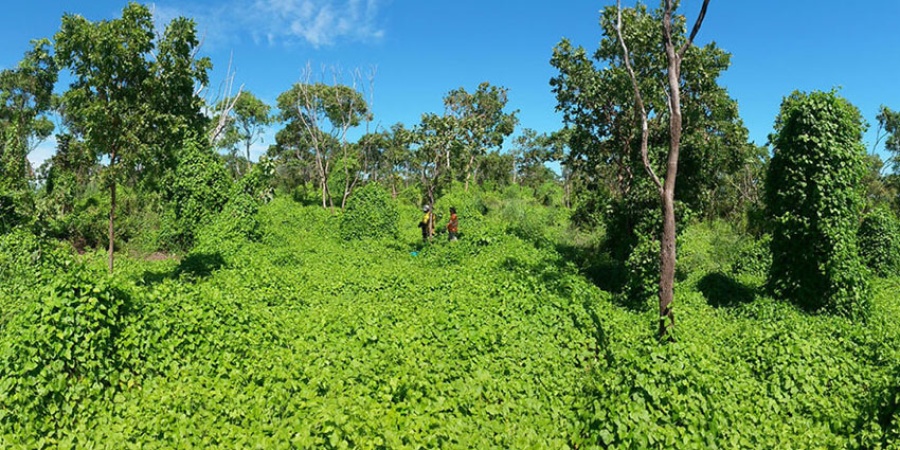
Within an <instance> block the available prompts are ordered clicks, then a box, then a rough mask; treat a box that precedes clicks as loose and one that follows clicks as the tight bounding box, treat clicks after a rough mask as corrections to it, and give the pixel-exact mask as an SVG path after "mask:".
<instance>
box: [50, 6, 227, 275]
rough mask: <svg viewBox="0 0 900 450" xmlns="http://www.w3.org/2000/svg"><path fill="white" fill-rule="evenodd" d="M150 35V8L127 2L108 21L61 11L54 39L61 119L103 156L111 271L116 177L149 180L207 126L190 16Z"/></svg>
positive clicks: (203, 67) (201, 66) (203, 63)
mask: <svg viewBox="0 0 900 450" xmlns="http://www.w3.org/2000/svg"><path fill="white" fill-rule="evenodd" d="M154 36H155V32H154V25H153V16H152V14H151V13H150V10H149V9H148V8H147V7H146V6H143V5H139V4H136V3H129V4H128V5H127V6H126V7H125V8H124V9H123V11H122V17H121V18H117V19H112V20H103V21H99V22H90V21H88V20H87V19H85V18H84V17H82V16H79V15H74V14H67V15H65V16H63V18H62V25H61V27H60V30H59V31H58V32H57V33H56V35H55V39H54V40H55V42H56V44H55V45H56V47H55V50H56V55H55V56H56V60H57V63H58V64H59V66H60V67H61V68H66V69H68V70H69V72H70V74H71V78H72V83H71V85H70V87H69V89H68V90H67V91H66V92H65V93H64V94H63V96H62V111H63V118H64V120H65V122H66V123H67V124H68V125H69V126H70V128H71V130H72V131H73V132H74V133H75V134H76V135H78V136H79V137H80V138H81V139H83V140H84V141H85V142H86V144H87V145H88V147H89V148H90V149H91V150H92V151H93V152H94V155H95V158H97V159H98V160H100V161H104V162H105V163H106V166H105V168H104V170H103V172H102V177H103V184H104V186H105V188H107V189H108V190H109V195H110V211H109V261H108V266H109V270H110V272H112V270H113V250H114V246H115V229H114V222H115V215H116V186H117V184H119V183H122V182H130V183H137V182H139V181H140V182H143V181H146V180H151V179H155V177H154V175H158V174H161V173H162V172H164V171H165V170H166V169H169V168H171V167H172V165H173V163H174V160H175V152H176V151H177V150H178V149H179V148H180V147H181V146H182V144H183V143H184V141H185V140H186V139H187V138H188V137H190V136H195V135H202V134H203V132H204V130H205V128H206V122H205V121H206V119H205V118H204V117H203V115H202V114H201V110H200V108H201V105H202V100H201V99H200V98H199V97H198V96H197V95H196V88H197V86H198V85H201V84H205V83H206V82H207V81H208V78H207V71H208V70H209V68H210V67H211V63H210V62H209V60H208V59H207V58H199V59H198V58H196V52H197V49H198V45H199V40H198V39H197V34H196V30H195V25H194V22H193V21H191V20H189V19H185V18H176V19H174V20H172V21H171V22H170V23H169V24H168V26H167V27H166V29H165V32H164V33H163V34H162V36H160V37H159V39H158V40H155V38H154Z"/></svg>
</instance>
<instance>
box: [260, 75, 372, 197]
mask: <svg viewBox="0 0 900 450" xmlns="http://www.w3.org/2000/svg"><path fill="white" fill-rule="evenodd" d="M311 75H312V74H311V71H310V70H309V68H308V67H307V70H306V71H305V74H304V80H303V81H301V82H298V83H296V84H294V85H293V86H292V87H291V88H290V89H289V90H287V91H285V92H283V93H281V94H280V95H279V96H278V108H279V110H280V115H279V118H280V120H281V121H282V122H284V130H285V131H284V132H282V133H279V134H278V135H276V143H277V145H279V146H281V147H282V148H284V147H288V146H296V145H297V144H302V145H303V146H306V147H307V148H308V149H310V150H311V152H312V154H313V161H314V166H315V169H316V172H317V176H318V178H319V187H320V188H321V192H322V207H323V208H328V207H329V206H330V207H331V208H334V200H333V199H332V198H331V193H330V190H329V187H328V180H329V178H330V176H331V170H332V169H333V167H334V164H335V162H336V160H337V159H338V158H340V159H341V160H343V161H344V163H349V162H350V161H351V158H350V155H349V147H348V145H347V132H348V131H349V130H350V129H351V128H355V127H357V126H359V125H360V124H361V123H362V122H363V121H364V120H366V119H367V118H368V117H369V116H370V112H369V106H368V104H367V103H366V101H365V99H364V98H363V94H362V93H361V92H360V91H359V90H358V89H356V87H355V86H347V85H344V84H340V83H337V82H336V81H335V82H334V83H333V84H326V83H322V82H312V80H311ZM354 84H355V83H354ZM348 188H349V186H347V185H345V190H344V195H343V200H344V201H346V198H347V196H348V195H349V194H348Z"/></svg>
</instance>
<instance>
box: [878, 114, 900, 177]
mask: <svg viewBox="0 0 900 450" xmlns="http://www.w3.org/2000/svg"><path fill="white" fill-rule="evenodd" d="M876 120H878V128H879V135H880V134H881V131H883V132H884V133H885V136H884V137H885V141H884V148H885V149H886V150H887V151H889V152H891V154H892V157H891V159H890V162H891V164H892V165H893V167H894V171H895V172H897V171H900V111H893V110H891V109H890V108H888V107H887V106H884V105H882V106H881V110H880V111H879V112H878V115H877V116H876ZM881 138H882V136H879V137H878V139H879V140H880V139H881Z"/></svg>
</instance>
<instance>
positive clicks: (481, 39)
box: [0, 0, 900, 164]
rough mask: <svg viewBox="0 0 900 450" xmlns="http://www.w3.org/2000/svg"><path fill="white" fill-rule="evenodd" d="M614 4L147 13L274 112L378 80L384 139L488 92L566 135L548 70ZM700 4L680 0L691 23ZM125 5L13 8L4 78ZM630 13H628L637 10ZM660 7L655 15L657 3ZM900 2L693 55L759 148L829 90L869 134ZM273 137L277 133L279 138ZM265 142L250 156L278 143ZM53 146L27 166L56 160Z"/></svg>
mask: <svg viewBox="0 0 900 450" xmlns="http://www.w3.org/2000/svg"><path fill="white" fill-rule="evenodd" d="M612 3H614V2H613V1H610V0H604V1H586V0H565V1H562V2H550V1H546V0H541V1H537V0H520V1H509V0H496V1H491V0H453V1H435V0H431V1H428V0H425V1H423V0H415V1H414V0H219V1H209V0H183V1H174V0H159V1H157V2H155V3H148V4H149V5H151V7H152V8H153V9H154V11H155V14H156V16H157V18H158V21H159V22H160V23H165V22H167V21H168V20H169V19H171V18H172V17H175V16H178V15H185V16H189V17H193V18H194V19H195V20H197V22H198V26H199V29H200V30H201V32H202V33H203V34H204V36H205V38H204V44H203V47H202V51H201V53H202V54H204V55H206V56H209V57H211V58H212V60H213V63H214V65H215V69H214V70H213V72H212V73H211V80H212V82H211V86H210V87H211V91H213V93H214V91H215V90H216V89H217V88H218V87H219V85H220V83H221V82H222V81H223V80H224V78H225V74H226V69H227V67H228V64H229V60H231V61H232V65H233V68H234V70H235V74H236V75H235V76H236V79H235V83H236V84H237V85H240V84H243V85H244V86H245V88H246V89H249V90H251V91H253V92H254V93H255V94H257V95H258V96H259V97H260V98H262V99H263V100H265V101H267V102H268V103H270V104H273V105H274V103H275V98H276V97H277V96H278V94H279V93H280V92H283V91H285V90H287V89H288V88H289V87H290V86H291V85H292V84H293V83H295V82H297V81H299V80H300V77H301V74H302V71H303V68H304V67H306V66H307V64H310V65H311V66H312V67H313V68H315V69H316V70H318V69H319V68H321V67H323V66H324V67H329V68H332V67H339V68H341V69H342V70H343V72H344V73H345V74H346V73H349V72H350V71H352V70H353V69H356V68H360V69H362V70H364V71H367V70H369V69H370V68H372V67H375V68H376V74H375V78H374V90H373V92H372V94H373V97H372V98H373V100H374V101H373V104H372V106H373V110H374V113H375V121H376V123H378V124H380V125H381V126H384V127H389V126H390V125H392V124H394V123H396V122H402V123H404V124H406V125H408V126H412V125H414V124H416V123H418V121H419V118H420V116H421V114H422V113H424V112H441V111H443V106H442V98H443V96H444V95H445V94H446V93H447V92H448V91H450V90H451V89H455V88H458V87H465V88H466V89H468V90H473V89H474V88H475V87H476V86H477V85H478V83H480V82H482V81H489V82H490V83H492V84H494V85H500V86H505V87H507V88H509V108H510V109H518V110H519V118H520V122H521V123H520V129H521V128H524V127H528V128H533V129H536V130H538V131H540V132H549V131H553V130H556V129H558V128H560V127H561V125H562V123H561V119H560V115H559V114H557V113H556V112H555V111H554V108H555V106H556V100H555V98H554V96H553V94H552V93H551V91H550V87H549V83H548V81H549V79H550V78H551V77H553V76H554V75H555V71H554V69H553V68H552V67H551V66H550V64H549V60H550V56H551V54H552V49H553V47H554V45H556V44H557V43H558V42H559V40H560V39H561V38H563V37H567V38H569V39H570V40H571V41H572V42H573V43H574V44H576V45H582V46H584V47H585V48H586V49H588V50H589V51H593V50H594V49H595V48H596V47H597V43H598V42H599V41H600V39H601V35H600V32H599V27H598V25H597V22H598V18H599V10H600V9H601V8H602V7H603V6H605V5H608V4H612ZM700 3H701V1H700V0H683V2H682V9H681V11H682V12H684V13H685V14H686V15H687V16H688V18H689V20H690V21H693V18H694V17H695V15H696V12H697V11H698V9H699V6H700ZM125 4H126V2H125V1H122V0H93V1H90V2H88V1H80V2H76V1H71V0H69V1H63V0H32V1H29V2H13V3H11V4H9V5H6V7H5V11H4V14H3V15H2V16H0V42H2V43H3V44H2V47H0V67H2V68H6V67H11V66H13V65H15V64H16V62H18V61H19V59H21V57H22V54H23V52H24V51H25V50H27V48H28V46H29V44H28V42H29V40H31V39H34V38H40V37H52V35H53V33H55V32H56V30H57V29H58V27H59V24H60V18H61V16H62V15H63V14H64V13H66V12H70V13H78V14H81V15H83V16H85V17H86V18H88V19H89V20H101V19H109V18H114V17H118V16H119V15H120V13H121V10H122V8H123V7H124V5H125ZM633 4H634V3H633V2H632V1H630V0H623V6H632V5H633ZM650 4H651V5H655V4H656V2H655V1H653V2H651V3H650ZM898 18H900V1H897V0H870V1H867V2H865V3H864V4H862V3H860V4H851V3H849V2H846V1H841V2H838V1H834V0H791V1H783V0H756V1H752V2H742V1H733V0H712V1H711V4H710V6H709V12H708V14H707V17H706V21H705V22H704V25H703V28H702V29H701V31H700V34H699V36H698V39H697V42H698V43H699V44H704V43H706V42H709V41H716V42H717V44H718V45H719V46H720V47H722V48H724V49H725V50H727V51H729V52H731V53H732V66H731V68H730V69H729V70H728V71H727V72H726V73H725V74H724V75H723V76H722V77H721V78H720V84H722V85H724V86H725V87H726V88H727V89H728V91H729V93H730V94H731V96H732V97H733V98H735V99H736V100H737V101H738V104H739V107H740V113H741V116H742V118H743V119H744V121H745V124H746V125H747V127H748V129H749V130H750V137H751V139H752V140H754V141H755V142H756V143H758V144H764V143H765V142H766V138H767V135H768V133H770V132H771V130H772V124H773V122H774V118H775V115H776V114H777V113H778V108H779V105H780V103H781V99H782V97H783V96H785V95H787V94H789V93H790V92H791V91H793V90H795V89H800V90H806V91H808V90H816V89H821V90H829V89H832V88H838V89H839V92H840V94H841V95H843V96H844V97H846V98H847V99H849V100H850V101H851V102H852V103H853V104H855V105H856V106H857V107H859V109H860V110H861V112H862V114H863V116H864V117H865V118H866V120H867V121H868V122H869V123H870V124H871V126H870V130H869V132H868V133H867V134H866V140H867V148H869V149H870V150H871V148H872V144H873V141H874V138H875V128H876V121H875V115H876V114H877V111H878V107H879V105H882V104H884V105H887V106H889V107H892V108H894V109H900V33H898V32H897V31H896V21H897V19H898ZM273 131H274V130H273ZM271 136H272V133H271V132H270V133H269V134H268V135H267V136H266V138H265V141H264V142H262V143H260V144H257V145H256V146H255V148H254V157H255V156H257V155H258V154H260V153H261V152H263V151H264V149H265V148H266V147H267V146H268V145H269V144H270V143H272V137H271ZM52 148H53V142H52V141H50V142H45V143H44V144H42V146H41V147H39V148H38V149H36V150H35V151H34V152H33V153H32V154H31V155H30V159H31V160H32V162H33V163H35V164H38V163H39V162H40V161H42V160H43V159H44V158H46V157H47V156H48V155H50V154H52Z"/></svg>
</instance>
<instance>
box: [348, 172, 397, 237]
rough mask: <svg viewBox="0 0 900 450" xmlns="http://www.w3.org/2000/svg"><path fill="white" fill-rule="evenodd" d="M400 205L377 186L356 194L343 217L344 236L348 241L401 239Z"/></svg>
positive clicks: (357, 190)
mask: <svg viewBox="0 0 900 450" xmlns="http://www.w3.org/2000/svg"><path fill="white" fill-rule="evenodd" d="M398 217H399V214H398V212H397V206H396V205H395V203H394V201H393V200H391V195H390V194H389V193H388V192H387V190H385V189H384V188H383V187H381V186H379V185H378V184H376V183H369V184H367V185H365V186H363V187H361V188H359V189H356V190H355V191H353V195H352V196H351V197H350V198H349V199H347V209H346V210H345V211H344V215H343V216H342V217H341V224H340V227H341V237H343V238H344V239H348V240H355V239H366V238H376V239H377V238H395V237H397V233H398V229H397V220H398Z"/></svg>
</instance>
